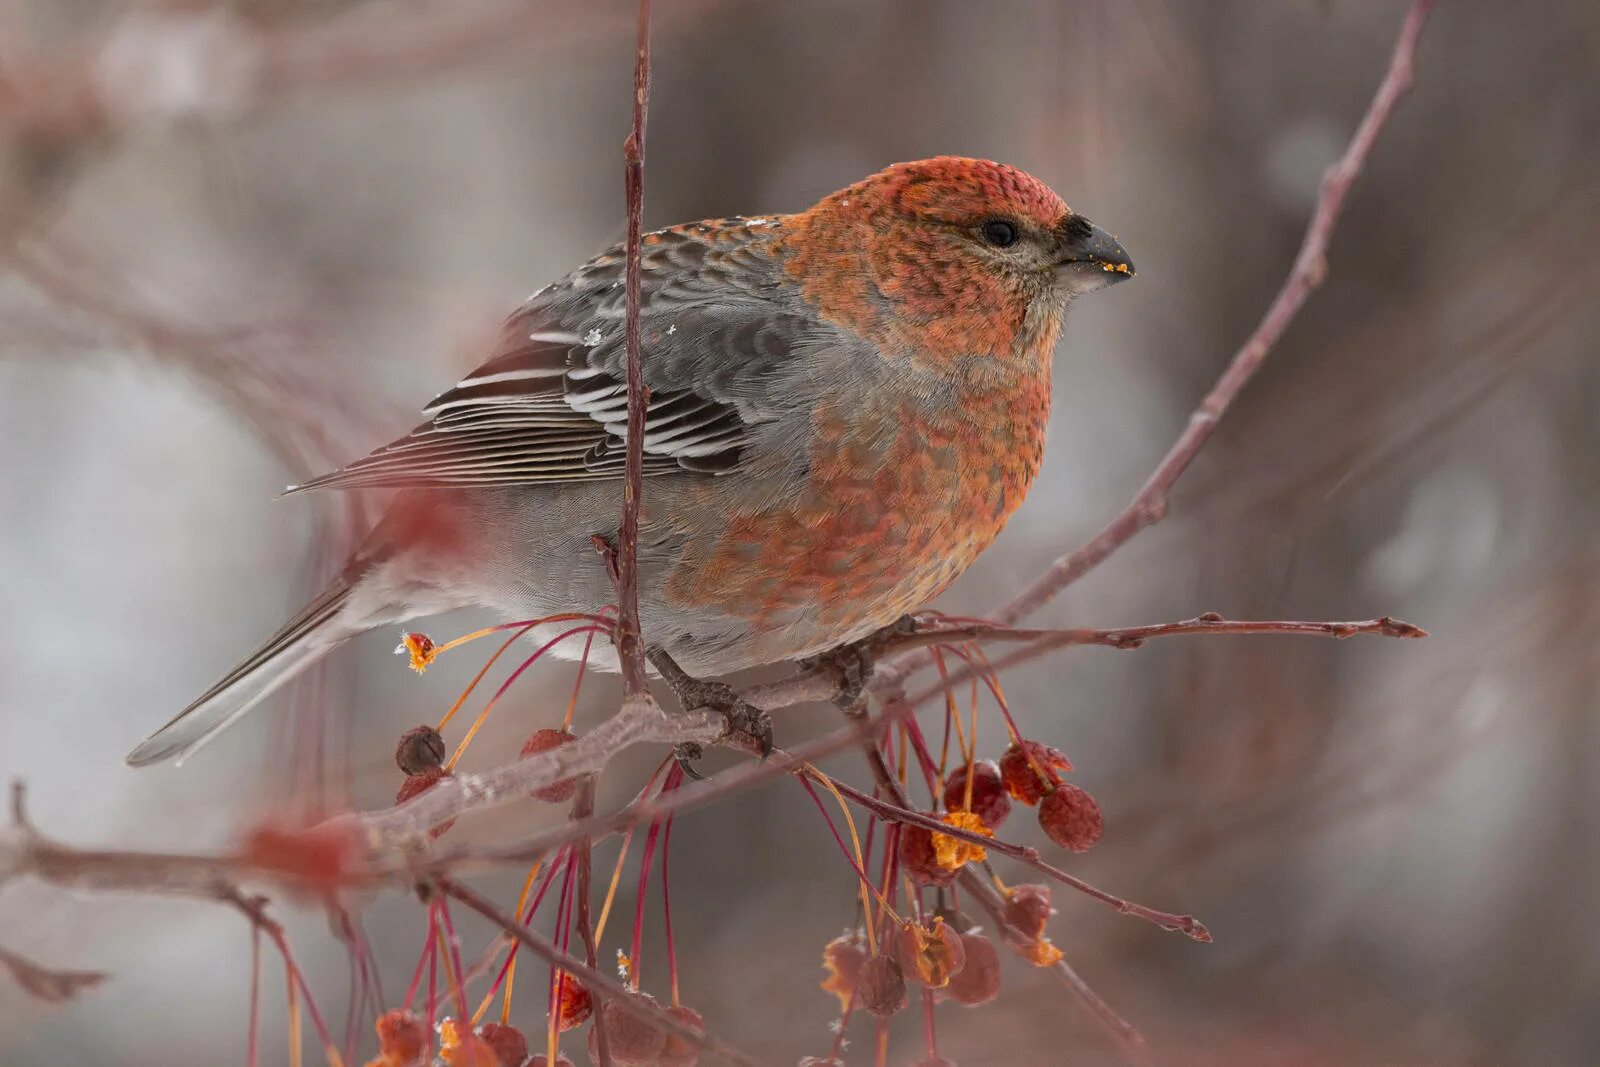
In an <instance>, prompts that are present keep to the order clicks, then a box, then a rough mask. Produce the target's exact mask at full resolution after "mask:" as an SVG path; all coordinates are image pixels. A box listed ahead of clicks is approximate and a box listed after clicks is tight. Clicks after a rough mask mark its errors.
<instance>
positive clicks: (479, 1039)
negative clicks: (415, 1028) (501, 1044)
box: [439, 1019, 500, 1067]
mask: <svg viewBox="0 0 1600 1067" xmlns="http://www.w3.org/2000/svg"><path fill="white" fill-rule="evenodd" d="M439 1058H440V1059H441V1060H443V1061H444V1062H445V1063H446V1064H448V1065H449V1067H500V1057H499V1056H498V1055H496V1054H495V1050H494V1048H493V1046H491V1045H490V1044H489V1042H488V1041H487V1040H485V1039H484V1037H483V1035H482V1034H481V1033H479V1032H478V1031H476V1030H474V1029H472V1024H471V1023H467V1024H465V1025H463V1024H462V1023H459V1022H457V1021H456V1020H455V1019H446V1020H444V1021H443V1022H441V1023H440V1024H439Z"/></svg>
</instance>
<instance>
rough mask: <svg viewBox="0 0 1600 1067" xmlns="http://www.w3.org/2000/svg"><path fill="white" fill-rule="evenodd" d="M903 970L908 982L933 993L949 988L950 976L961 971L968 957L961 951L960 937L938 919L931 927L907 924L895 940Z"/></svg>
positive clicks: (947, 924)
mask: <svg viewBox="0 0 1600 1067" xmlns="http://www.w3.org/2000/svg"><path fill="white" fill-rule="evenodd" d="M896 948H897V950H898V952H899V958H900V970H901V971H902V972H903V973H904V974H905V976H906V980H907V981H911V982H918V983H920V984H922V985H925V986H929V987H931V988H933V989H940V988H943V987H944V986H945V985H947V984H948V983H949V981H950V977H951V975H954V974H956V973H957V972H958V971H960V970H961V968H962V966H963V965H964V964H965V963H966V955H965V954H964V953H963V951H962V948H961V936H960V935H959V934H957V933H956V932H955V931H954V930H952V929H950V924H949V923H947V922H945V921H944V920H943V919H939V918H935V919H934V920H933V925H932V926H930V927H922V926H918V925H916V924H915V923H907V924H906V925H905V926H902V927H901V928H900V934H899V937H898V938H897V939H896Z"/></svg>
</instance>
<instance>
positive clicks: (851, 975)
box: [822, 933, 867, 1011]
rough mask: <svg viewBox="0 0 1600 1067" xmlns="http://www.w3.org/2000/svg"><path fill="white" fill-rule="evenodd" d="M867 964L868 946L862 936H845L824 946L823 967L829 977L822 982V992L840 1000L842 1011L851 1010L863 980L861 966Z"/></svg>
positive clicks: (854, 934) (853, 934)
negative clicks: (851, 1002)
mask: <svg viewBox="0 0 1600 1067" xmlns="http://www.w3.org/2000/svg"><path fill="white" fill-rule="evenodd" d="M866 962H867V946H866V945H865V944H863V943H862V940H861V935H860V934H856V933H852V934H843V935H841V936H839V937H836V938H834V939H833V940H832V941H829V942H828V943H827V944H826V945H824V946H823V949H822V966H823V969H824V970H826V971H827V972H828V977H826V978H824V979H823V980H822V991H823V992H824V993H832V994H833V995H834V996H836V997H838V998H839V1010H840V1011H849V1010H850V999H851V997H853V996H854V995H855V991H856V985H857V984H858V983H859V982H860V980H861V965H862V964H864V963H866Z"/></svg>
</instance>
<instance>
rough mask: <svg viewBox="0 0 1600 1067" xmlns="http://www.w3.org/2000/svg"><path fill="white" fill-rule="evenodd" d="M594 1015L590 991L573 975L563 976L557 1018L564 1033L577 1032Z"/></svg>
mask: <svg viewBox="0 0 1600 1067" xmlns="http://www.w3.org/2000/svg"><path fill="white" fill-rule="evenodd" d="M593 1014H594V1001H593V1000H592V999H590V997H589V991H588V990H587V989H585V988H583V986H582V985H581V984H579V982H578V980H577V979H576V978H574V977H572V975H570V974H568V975H563V976H562V981H561V1004H560V1006H559V1008H558V1010H557V1013H556V1017H557V1019H559V1020H560V1022H559V1025H560V1028H561V1032H562V1033H566V1032H567V1031H568V1030H575V1029H577V1028H578V1027H580V1026H582V1025H583V1024H584V1023H586V1022H588V1021H589V1016H590V1015H593Z"/></svg>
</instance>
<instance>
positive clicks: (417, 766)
mask: <svg viewBox="0 0 1600 1067" xmlns="http://www.w3.org/2000/svg"><path fill="white" fill-rule="evenodd" d="M394 761H395V763H397V764H399V765H400V769H401V770H402V771H404V772H405V773H407V774H422V773H423V772H425V771H429V770H432V769H433V768H435V767H437V766H439V765H440V764H442V763H444V738H442V737H440V736H439V731H438V730H435V729H434V728H433V727H431V726H426V725H424V726H413V727H412V728H411V729H409V730H407V731H406V732H405V733H403V734H401V735H400V743H399V744H398V745H396V746H395V750H394Z"/></svg>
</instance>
